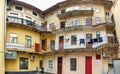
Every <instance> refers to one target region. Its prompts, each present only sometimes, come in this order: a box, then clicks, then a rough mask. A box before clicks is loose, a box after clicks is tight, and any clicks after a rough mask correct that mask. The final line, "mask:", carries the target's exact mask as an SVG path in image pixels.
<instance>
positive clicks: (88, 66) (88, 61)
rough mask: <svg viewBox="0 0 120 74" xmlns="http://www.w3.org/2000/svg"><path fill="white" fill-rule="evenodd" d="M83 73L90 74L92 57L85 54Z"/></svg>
mask: <svg viewBox="0 0 120 74" xmlns="http://www.w3.org/2000/svg"><path fill="white" fill-rule="evenodd" d="M85 74H92V57H91V56H87V57H86V59H85Z"/></svg>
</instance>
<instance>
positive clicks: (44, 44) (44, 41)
mask: <svg viewBox="0 0 120 74" xmlns="http://www.w3.org/2000/svg"><path fill="white" fill-rule="evenodd" d="M42 50H45V51H46V50H47V39H44V40H42Z"/></svg>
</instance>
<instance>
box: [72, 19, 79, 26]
mask: <svg viewBox="0 0 120 74" xmlns="http://www.w3.org/2000/svg"><path fill="white" fill-rule="evenodd" d="M70 24H71V26H77V25H78V20H77V19H72V20H71V22H70Z"/></svg>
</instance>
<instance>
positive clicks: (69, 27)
mask: <svg viewBox="0 0 120 74" xmlns="http://www.w3.org/2000/svg"><path fill="white" fill-rule="evenodd" d="M64 25H65V27H62V28H59V29H55V30H53V33H55V34H57V33H62V32H70V31H76V30H79V31H84V30H87V31H92V30H93V29H95V28H99V26H102V27H106V28H107V30H112V29H114V27H115V23H114V22H113V21H112V19H111V18H99V19H92V20H90V21H87V20H86V21H80V20H77V22H76V23H75V24H71V23H70V22H65V24H64Z"/></svg>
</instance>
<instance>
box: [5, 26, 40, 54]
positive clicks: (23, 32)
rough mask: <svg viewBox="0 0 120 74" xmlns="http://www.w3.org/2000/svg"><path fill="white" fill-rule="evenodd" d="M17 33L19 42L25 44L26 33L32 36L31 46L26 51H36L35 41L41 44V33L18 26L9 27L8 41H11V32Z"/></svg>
mask: <svg viewBox="0 0 120 74" xmlns="http://www.w3.org/2000/svg"><path fill="white" fill-rule="evenodd" d="M11 33H15V34H17V35H18V44H25V35H28V36H31V42H32V43H31V48H26V51H32V52H34V51H35V43H39V44H40V34H39V33H36V32H33V31H30V30H27V29H23V28H16V27H7V33H6V34H7V36H6V37H7V42H8V43H9V42H10V34H11Z"/></svg>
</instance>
